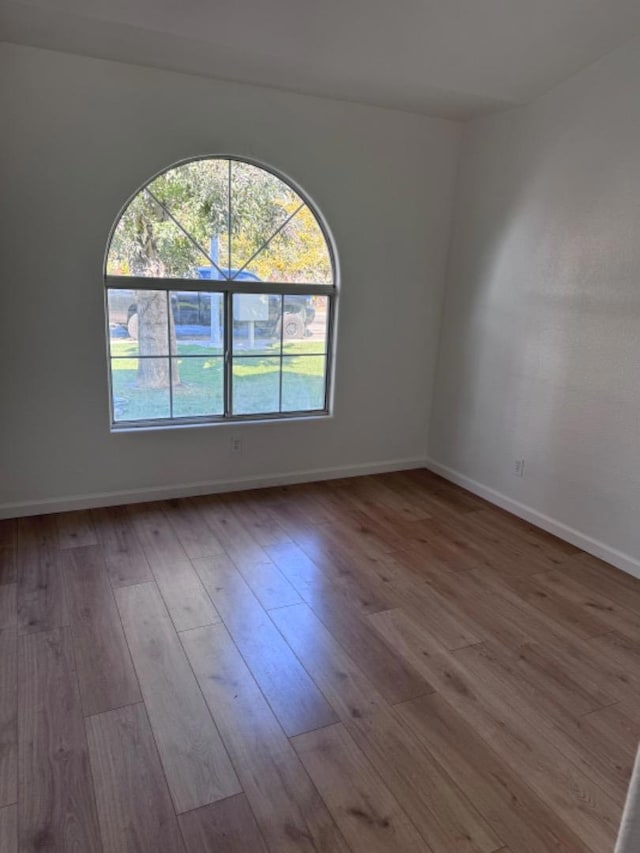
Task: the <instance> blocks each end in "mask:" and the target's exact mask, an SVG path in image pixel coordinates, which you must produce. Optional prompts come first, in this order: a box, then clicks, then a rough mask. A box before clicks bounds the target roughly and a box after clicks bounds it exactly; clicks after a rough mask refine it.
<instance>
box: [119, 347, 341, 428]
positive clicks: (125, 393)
mask: <svg viewBox="0 0 640 853" xmlns="http://www.w3.org/2000/svg"><path fill="white" fill-rule="evenodd" d="M265 343H267V342H265ZM259 346H260V349H259V351H260V352H261V353H263V354H261V355H258V356H252V355H249V353H250V350H244V351H243V355H242V356H241V357H237V358H234V363H233V394H232V397H233V411H234V414H261V413H264V414H269V413H273V412H278V411H313V410H317V409H322V408H324V385H325V381H324V372H325V356H324V355H307V354H306V353H312V352H314V351H315V352H317V348H318V344H317V343H315V348H314V342H313V341H308V340H301V341H287V342H285V345H284V347H283V358H282V382H281V380H280V357H279V348H278V347H276V348H275V350H272V349H271V347H270V346H266V347H265V346H263V345H262V344H259ZM273 352H275V357H274V355H273V354H272V353H273ZM137 353H138V346H137V342H136V341H133V340H131V339H123V340H117V339H112V340H111V355H112V357H113V358H112V362H111V366H112V383H113V398H114V419H115V420H116V421H130V420H151V419H156V418H168V417H170V416H171V411H170V408H171V395H170V394H169V389H168V388H167V389H158V390H156V389H145V388H140V387H138V386H137V369H138V359H137V357H136V356H137ZM245 353H246V355H245ZM173 365H174V366H177V370H178V373H179V376H180V383H179V385H176V386H175V387H174V389H173V417H178V418H189V417H199V416H206V415H221V414H222V413H223V411H224V402H223V400H224V392H223V382H224V376H223V359H222V351H221V348H220V347H215V346H213V345H211V344H209V343H208V342H202V343H201V342H200V341H198V342H194V341H180V340H179V341H178V355H177V357H175V358H174V359H173ZM281 384H282V407H280V385H281Z"/></svg>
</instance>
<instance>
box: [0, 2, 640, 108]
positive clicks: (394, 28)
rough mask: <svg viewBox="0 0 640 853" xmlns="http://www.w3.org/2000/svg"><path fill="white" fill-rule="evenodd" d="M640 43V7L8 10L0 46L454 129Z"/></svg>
mask: <svg viewBox="0 0 640 853" xmlns="http://www.w3.org/2000/svg"><path fill="white" fill-rule="evenodd" d="M636 35H640V0H227V2H224V0H28V2H22V0H18V2H5V0H0V40H3V41H10V42H18V43H22V44H30V45H35V46H39V47H46V48H51V49H54V50H64V51H68V52H71V53H79V54H83V55H87V56H96V57H102V58H106V59H115V60H120V61H124V62H134V63H137V64H140V65H149V66H153V67H158V68H168V69H172V70H177V71H184V72H188V73H195V74H202V75H207V76H211V77H218V78H222V79H227V80H236V81H240V82H246V83H257V84H260V85H266V86H275V87H278V88H282V89H288V90H293V91H298V92H305V93H309V94H315V95H324V96H328V97H333V98H340V99H345V100H350V101H360V102H364V103H371V104H377V105H380V106H385V107H393V108H398V109H404V110H410V111H413V112H419V113H426V114H430V115H442V116H448V117H452V118H462V119H465V118H470V117H472V116H475V115H478V114H482V113H485V112H491V111H494V110H498V109H502V108H505V107H508V106H512V105H514V104H520V103H524V102H526V101H529V100H531V99H532V98H535V97H536V96H537V95H539V94H541V93H543V92H545V91H547V90H548V89H550V88H551V87H553V86H554V85H555V84H557V83H559V82H560V81H562V80H564V79H565V78H567V77H568V76H569V75H571V74H573V73H574V72H576V71H578V70H580V69H581V68H584V67H585V66H587V65H589V64H590V63H591V62H593V61H595V60H597V59H599V58H600V57H601V56H603V55H604V54H605V53H608V52H609V51H610V50H612V49H614V48H615V47H618V46H619V45H620V44H622V43H624V42H625V41H627V40H629V39H631V38H633V37H635V36H636Z"/></svg>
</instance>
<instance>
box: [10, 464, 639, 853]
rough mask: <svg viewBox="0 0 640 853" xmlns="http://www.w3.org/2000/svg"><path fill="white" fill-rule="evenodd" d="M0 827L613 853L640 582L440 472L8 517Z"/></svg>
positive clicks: (521, 852) (392, 848)
mask: <svg viewBox="0 0 640 853" xmlns="http://www.w3.org/2000/svg"><path fill="white" fill-rule="evenodd" d="M0 629H1V630H0V850H1V851H2V853H15V851H21V852H22V851H25V852H26V851H34V853H35V851H55V853H62V851H65V853H67V851H68V853H98V851H101V853H147V851H148V853H266V851H270V852H271V853H307V851H318V852H320V851H323V853H348V851H352V853H409V851H410V852H411V853H418V851H431V853H495V851H502V853H546V851H558V852H559V851H562V853H611V851H612V850H613V846H614V842H615V836H616V832H617V827H618V822H619V819H620V814H621V810H622V804H623V802H624V796H625V791H626V786H627V782H628V779H629V776H630V772H631V767H632V762H633V758H634V754H635V750H636V745H637V741H638V738H639V737H640V581H637V580H635V579H633V578H631V577H629V576H627V575H625V574H623V573H622V572H619V571H617V570H615V569H613V568H612V567H610V566H608V565H606V564H605V563H602V562H600V561H598V560H596V559H594V558H593V557H590V556H588V555H586V554H584V553H583V552H581V551H579V550H578V549H576V548H573V547H571V546H569V545H567V544H566V543H563V542H561V541H559V540H557V539H554V538H553V537H551V536H549V535H548V534H546V533H543V532H541V531H540V530H538V529H536V528H534V527H532V526H531V525H529V524H526V523H525V522H522V521H520V520H518V519H515V518H514V517H512V516H510V515H508V514H506V513H504V512H502V511H500V510H498V509H496V508H495V507H492V506H491V505H489V504H487V503H485V502H483V501H481V500H479V499H478V498H476V497H474V496H472V495H470V494H468V493H466V492H464V491H463V490H461V489H459V488H457V487H455V486H453V485H451V484H449V483H447V482H445V481H444V480H441V479H439V478H438V477H435V476H434V475H432V474H430V473H428V472H426V471H411V472H402V473H396V474H388V475H382V476H375V477H362V478H357V479H351V480H340V481H333V482H328V483H322V484H314V485H304V486H293V487H286V488H275V489H269V490H263V491H254V492H244V493H235V494H231V495H224V496H212V497H203V498H198V499H186V500H180V501H168V502H159V503H154V504H141V505H136V506H130V507H120V508H113V509H104V510H95V511H91V512H70V513H65V514H60V515H57V516H53V515H51V516H40V517H35V518H24V519H20V520H18V521H3V522H0Z"/></svg>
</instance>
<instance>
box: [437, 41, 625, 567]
mask: <svg viewBox="0 0 640 853" xmlns="http://www.w3.org/2000/svg"><path fill="white" fill-rule="evenodd" d="M639 81H640V41H635V42H634V43H632V44H630V45H629V46H627V47H626V48H624V49H621V50H618V51H616V52H615V53H613V54H610V55H609V56H608V57H606V58H605V59H604V60H602V61H601V62H599V63H598V64H596V65H594V66H591V68H589V69H588V70H587V71H585V72H583V73H581V74H579V75H577V76H575V77H573V78H572V79H570V80H569V81H568V82H566V83H565V84H563V85H562V86H560V87H558V88H557V89H555V90H554V91H553V92H552V93H550V94H548V95H547V96H545V97H544V98H542V99H540V100H539V101H537V102H536V103H534V104H533V105H530V106H528V107H525V108H519V109H517V110H513V111H510V112H509V113H505V114H502V115H498V116H495V117H491V118H487V119H482V120H478V121H475V122H473V123H472V124H471V125H469V126H468V128H467V130H466V133H465V140H464V144H463V153H462V160H461V171H460V178H459V185H458V190H457V199H456V220H455V228H454V240H453V246H452V252H451V261H450V269H449V279H448V285H447V297H446V307H445V311H444V317H443V324H442V340H441V349H440V355H439V366H438V378H437V388H436V392H435V400H434V411H433V415H432V421H431V429H430V439H429V454H430V457H431V458H432V460H435V462H436V463H438V464H439V465H441V466H446V467H447V468H448V469H452V470H449V471H448V472H445V473H448V474H449V475H450V476H451V475H453V476H458V479H459V480H460V476H459V475H462V479H461V480H460V481H461V482H466V483H467V484H469V482H468V480H465V479H464V478H470V479H471V480H473V481H475V484H474V483H471V485H472V486H473V487H474V488H478V487H480V489H481V490H482V489H487V488H488V489H492V490H495V491H497V492H498V493H501V495H502V497H501V496H500V495H495V494H493V495H492V497H493V498H494V499H495V498H497V499H498V500H501V501H502V502H504V499H505V498H506V499H507V501H518V502H520V503H521V504H524V508H523V507H520V508H519V511H522V510H523V509H525V508H526V507H528V508H529V510H531V511H533V514H532V512H529V515H530V517H536V513H541V514H543V515H545V516H548V517H550V518H548V519H546V520H545V519H543V521H544V522H545V523H547V526H549V522H559V523H560V524H561V525H566V526H567V527H568V528H571V529H573V532H572V530H566V529H565V530H562V528H558V529H560V530H562V532H563V533H564V534H565V535H569V536H570V537H572V536H573V538H574V539H575V538H576V536H575V532H576V531H577V532H579V533H582V534H586V535H587V536H589V537H591V538H592V539H594V540H597V541H596V542H595V543H590V545H589V543H586V544H587V545H589V547H590V549H591V550H594V551H597V552H598V551H599V552H600V553H602V554H604V555H605V556H608V557H609V559H611V560H612V561H614V562H617V563H618V564H619V565H623V566H625V567H626V568H631V570H635V571H636V572H638V571H640V562H638V561H639V560H640V96H639V91H640V90H639V88H638V84H639ZM519 457H522V458H524V459H525V460H526V463H525V476H524V477H523V478H522V479H520V478H518V477H516V476H515V473H514V460H515V459H516V458H519ZM488 494H490V493H488ZM516 508H517V507H516ZM525 512H526V509H525ZM538 520H540V519H539V517H538ZM551 526H553V523H552V524H551ZM582 544H585V542H583V543H582ZM611 549H614V550H611ZM616 550H617V551H619V552H623V553H622V554H620V553H615V551H616ZM625 555H626V557H625ZM627 558H629V559H627Z"/></svg>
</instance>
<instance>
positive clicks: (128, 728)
mask: <svg viewBox="0 0 640 853" xmlns="http://www.w3.org/2000/svg"><path fill="white" fill-rule="evenodd" d="M87 737H88V741H89V754H90V757H91V767H92V770H93V779H94V782H95V788H96V800H97V805H98V816H99V820H100V832H101V835H102V841H103V845H104V853H141V851H149V853H151V851H153V853H180V851H184V846H183V844H182V837H181V835H180V830H179V828H178V822H177V819H176V816H175V814H174V811H173V805H172V802H171V797H170V795H169V789H168V788H167V782H166V780H165V777H164V773H163V772H162V766H161V764H160V759H159V757H158V752H157V749H156V745H155V742H154V740H153V735H152V734H151V727H150V726H149V721H148V719H147V714H146V711H145V709H144V706H143V705H141V704H140V705H131V706H129V707H127V708H119V709H116V710H114V711H108V712H106V713H104V714H98V715H97V716H93V717H90V718H89V719H88V720H87Z"/></svg>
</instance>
